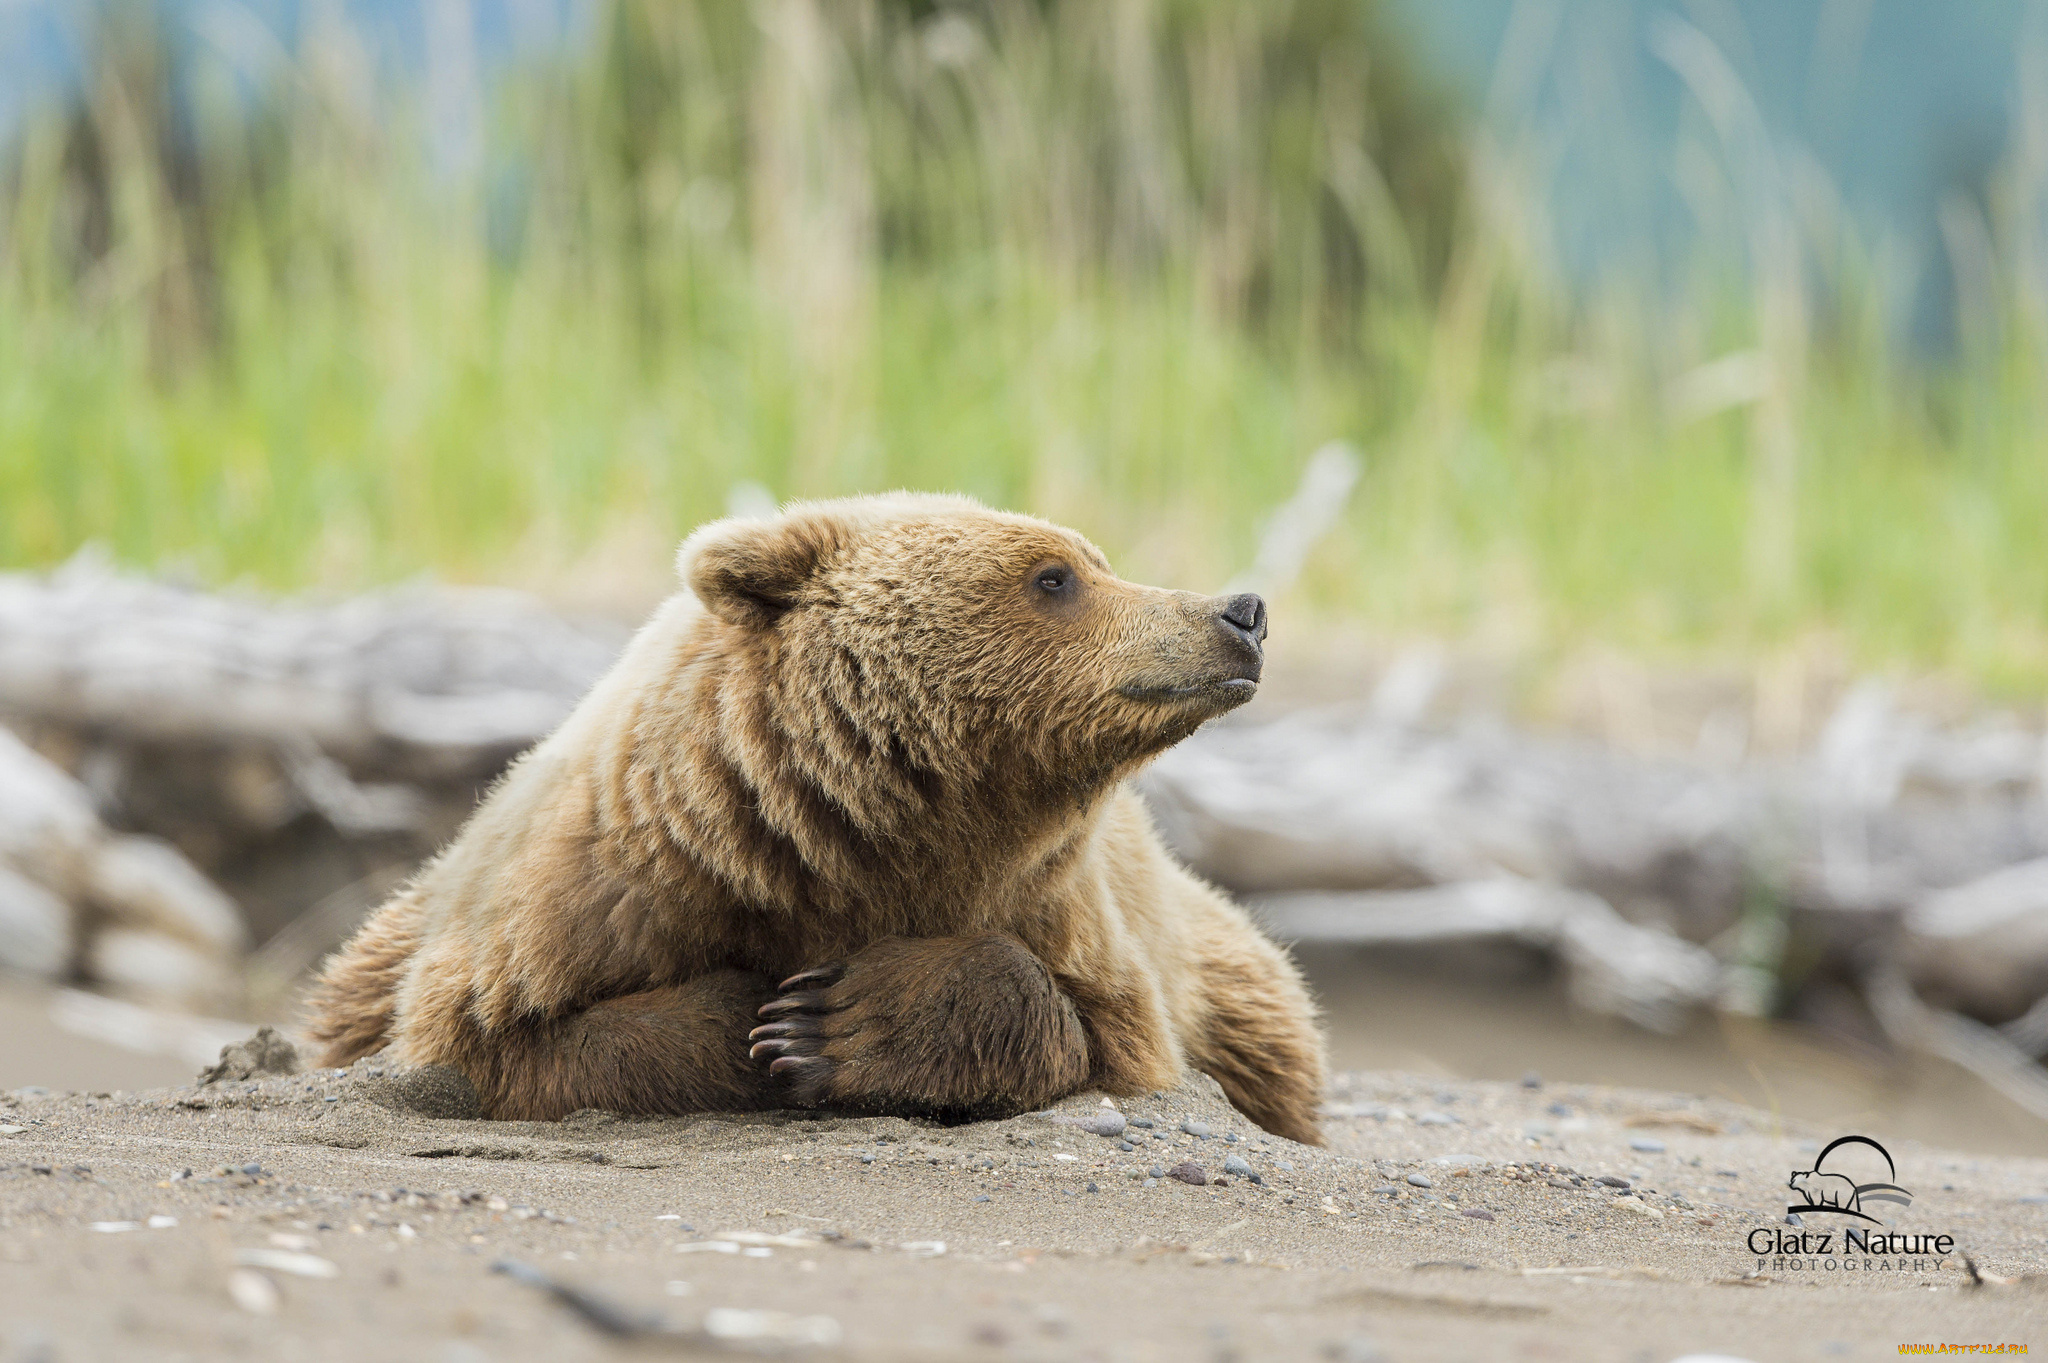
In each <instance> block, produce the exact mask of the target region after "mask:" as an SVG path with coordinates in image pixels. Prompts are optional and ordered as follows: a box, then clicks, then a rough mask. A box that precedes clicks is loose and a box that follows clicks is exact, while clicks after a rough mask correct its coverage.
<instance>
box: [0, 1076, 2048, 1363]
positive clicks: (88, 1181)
mask: <svg viewBox="0 0 2048 1363" xmlns="http://www.w3.org/2000/svg"><path fill="white" fill-rule="evenodd" d="M424 1091H425V1090H422V1089H420V1088H419V1086H418V1085H417V1084H416V1083H415V1082H414V1081H412V1080H409V1079H404V1078H400V1077H394V1076H391V1075H384V1074H381V1073H379V1072H378V1067H377V1066H376V1065H375V1064H374V1062H372V1061H366V1062H362V1063H360V1064H358V1065H357V1066H356V1067H355V1068H354V1069H353V1070H350V1071H346V1072H342V1071H319V1072H316V1073H313V1074H302V1075H297V1076H292V1077H289V1078H273V1079H266V1080H260V1081H247V1082H242V1083H226V1084H216V1085H212V1086H209V1087H206V1088H195V1087H187V1088H179V1089H162V1090H152V1091H143V1092H137V1093H132V1094H110V1093H106V1092H102V1093H98V1094H92V1095H49V1094H38V1093H35V1092H33V1091H30V1092H23V1091H19V1090H17V1091H16V1092H14V1093H12V1094H8V1095H5V1096H0V1359H4V1360H8V1361H9V1363H13V1360H27V1359H36V1360H40V1361H41V1363H66V1361H68V1360H74V1359H129V1358H135V1359H180V1358H182V1359H194V1360H199V1359H213V1358H242V1357H249V1358H262V1359H329V1358H331V1359H351V1360H354V1359H364V1358H377V1359H398V1360H407V1359H420V1360H433V1361H434V1363H481V1360H499V1359H503V1360H514V1359H587V1358H610V1357H636V1356H643V1355H645V1356H653V1355H659V1354H674V1355H684V1356H687V1355H690V1354H695V1353H714V1352H732V1351H762V1352H768V1353H782V1354H789V1355H795V1356H803V1357H815V1358H820V1359H829V1358H839V1357H844V1358H852V1359H892V1358H903V1359H981V1358H987V1359H1002V1358H1020V1359H1031V1358H1046V1359H1053V1358H1059V1359H1066V1358H1075V1359H1132V1360H1140V1359H1161V1360H1203V1361H1204V1363H1208V1361H1209V1360H1221V1359H1266V1358H1273V1359H1296V1358H1299V1359H1311V1358H1315V1359H1325V1358H1336V1359H1345V1360H1365V1359H1373V1358H1383V1359H1387V1360H1405V1359H1475V1360H1478V1359H1519V1358H1529V1359H1587V1360H1600V1359H1614V1360H1628V1361H1629V1363H1637V1361H1638V1360H1649V1363H1665V1361H1666V1360H1670V1359H1673V1358H1676V1357H1679V1356H1682V1355H1686V1354H1698V1353H1706V1354H1727V1355H1733V1356H1735V1357H1737V1358H1746V1359H1752V1360H1756V1363H1766V1360H1778V1359H1786V1360H1790V1359H1816V1358H1818V1359H1828V1358H1845V1359H1857V1358H1870V1359H1875V1358H1878V1357H1887V1358H1890V1357H1897V1356H1898V1346H1899V1345H1900V1344H1907V1343H1911V1344H1919V1343H1926V1344H1940V1343H1964V1344H1968V1343H1974V1344H1996V1343H2013V1344H2032V1345H2034V1346H2035V1347H2040V1348H2048V1329H2043V1328H2042V1327H2043V1325H2044V1324H2048V1280H2043V1279H2034V1278H2030V1276H2029V1275H2035V1274H2041V1273H2043V1272H2044V1271H2048V1264H2044V1262H2043V1261H2044V1258H2048V1160H2043V1159H2040V1158H2026V1157H2018V1156H1985V1155H1963V1154H1954V1153H1949V1152H1946V1151H1944V1150H1942V1149H1939V1148H1935V1147H1930V1146H1925V1145H1921V1144H1919V1143H1916V1142H1902V1143H1899V1144H1895V1145H1893V1146H1892V1154H1893V1156H1894V1158H1895V1159H1896V1160H1897V1163H1898V1178H1897V1181H1898V1182H1899V1183H1901V1184H1903V1185H1905V1186H1906V1187H1908V1188H1911V1189H1913V1190H1914V1194H1915V1197H1914V1201H1913V1204H1912V1206H1911V1207H1910V1208H1908V1209H1905V1210H1904V1211H1901V1212H1898V1213H1897V1214H1896V1220H1897V1226H1896V1229H1897V1230H1898V1231H1900V1232H1906V1233H1914V1234H1921V1233H1924V1234H1948V1235H1951V1236H1953V1237H1954V1239H1955V1242H1956V1246H1957V1251H1958V1252H1957V1253H1954V1254H1951V1255H1949V1256H1947V1257H1946V1258H1944V1259H1941V1260H1940V1261H1938V1262H1937V1261H1936V1260H1935V1259H1934V1258H1933V1257H1932V1256H1930V1255H1926V1254H1922V1255H1919V1256H1912V1255H1908V1256H1906V1258H1905V1260H1904V1262H1903V1264H1900V1263H1898V1262H1896V1260H1895V1258H1894V1259H1893V1260H1889V1261H1887V1262H1890V1263H1891V1266H1890V1267H1888V1268H1880V1267H1879V1266H1878V1263H1877V1261H1875V1260H1873V1259H1871V1257H1870V1256H1863V1255H1857V1256H1853V1258H1854V1260H1855V1266H1854V1267H1853V1268H1851V1267H1848V1266H1847V1265H1848V1263H1849V1262H1850V1261H1849V1260H1845V1259H1843V1258H1841V1257H1840V1256H1839V1249H1838V1247H1839V1244H1840V1231H1841V1228H1842V1227H1843V1226H1847V1225H1852V1224H1858V1223H1853V1222H1850V1221H1847V1220H1846V1219H1843V1218H1837V1217H1832V1216H1830V1217H1826V1218H1821V1217H1817V1216H1816V1217H1810V1218H1809V1224H1808V1226H1807V1227H1806V1230H1807V1232H1808V1233H1809V1234H1813V1233H1816V1232H1820V1231H1826V1232H1829V1233H1831V1234H1833V1235H1834V1237H1835V1239H1834V1242H1833V1243H1834V1246H1836V1247H1837V1251H1836V1254H1835V1255H1834V1256H1832V1257H1833V1258H1834V1262H1835V1264H1836V1267H1835V1268H1834V1269H1832V1270H1830V1269H1828V1268H1827V1267H1826V1266H1825V1261H1823V1262H1822V1263H1821V1265H1820V1266H1817V1267H1808V1266H1807V1265H1806V1262H1805V1261H1800V1265H1799V1266H1798V1267H1796V1268H1795V1267H1794V1266H1793V1260H1790V1259H1785V1260H1783V1261H1782V1262H1781V1261H1780V1256H1775V1255H1767V1256H1764V1257H1765V1260H1766V1262H1765V1263H1764V1264H1763V1265H1762V1266H1761V1269H1760V1268H1759V1264H1758V1256H1757V1255H1755V1254H1753V1253H1751V1252H1750V1251H1749V1250H1748V1249H1747V1248H1746V1246H1745V1240H1746V1238H1747V1237H1748V1236H1749V1235H1750V1234H1751V1232H1752V1231H1753V1230H1755V1229H1758V1228H1766V1229H1767V1230H1772V1231H1784V1232H1787V1233H1793V1234H1796V1233H1797V1232H1795V1231H1793V1230H1792V1228H1791V1227H1788V1226H1785V1225H1784V1224H1783V1218H1784V1199H1785V1196H1786V1189H1785V1187H1784V1183H1785V1180H1786V1178H1787V1176H1788V1174H1789V1173H1790V1172H1791V1171H1792V1170H1793V1169H1794V1168H1795V1167H1799V1168H1804V1167H1807V1166H1808V1165H1809V1164H1810V1163H1811V1162H1812V1159H1813V1154H1814V1151H1815V1150H1816V1149H1817V1148H1818V1144H1819V1142H1822V1141H1825V1140H1827V1139H1829V1138H1831V1137H1832V1136H1834V1135H1837V1134H1841V1133H1839V1132H1835V1131H1832V1130H1827V1129H1821V1128H1807V1127H1804V1126H1801V1125H1798V1124H1796V1123H1785V1124H1781V1123H1780V1122H1779V1121H1778V1119H1775V1118H1773V1117H1771V1116H1770V1115H1768V1114H1766V1113H1763V1112H1759V1111H1756V1110H1754V1109H1748V1108H1743V1107H1739V1106H1736V1105H1734V1104H1730V1103H1726V1102H1721V1101H1709V1100H1702V1099H1695V1098H1685V1097H1679V1096H1676V1095H1670V1094H1662V1093H1657V1092H1651V1091H1642V1090H1629V1089H1616V1088H1604V1087H1592V1086H1582V1085H1563V1084H1549V1085H1545V1086H1542V1087H1537V1088H1530V1087H1524V1086H1523V1085H1520V1084H1511V1083H1480V1082H1472V1081H1444V1080H1437V1079H1430V1078H1420V1077H1409V1076H1401V1075H1395V1074H1385V1073H1366V1074H1349V1075H1346V1076H1343V1077H1342V1078H1341V1079H1340V1080H1339V1082H1338V1084H1337V1086H1336V1087H1335V1088H1334V1089H1333V1092H1332V1094H1331V1097H1330V1111H1331V1115H1330V1117H1329V1119H1328V1121H1327V1123H1326V1128H1325V1129H1326V1131H1327V1133H1328V1137H1329V1141H1330V1145H1329V1148H1328V1149H1326V1150H1319V1149H1311V1148H1307V1147H1302V1146H1298V1145H1294V1144H1292V1143H1289V1142H1286V1141H1283V1140H1279V1139H1277V1138H1272V1137H1268V1136H1266V1135H1265V1134H1264V1133H1262V1132H1259V1131H1258V1130H1257V1129H1256V1128H1254V1127H1252V1126H1251V1125H1250V1123H1249V1122H1247V1121H1246V1120H1245V1119H1244V1118H1243V1117H1241V1116H1239V1115H1238V1114H1236V1113H1234V1112H1233V1111H1231V1110H1230V1109H1229V1107H1228V1106H1227V1105H1226V1104H1225V1103H1224V1102H1223V1101H1222V1099H1221V1095H1220V1094H1219V1093H1218V1092H1217V1091H1216V1089H1215V1087H1214V1085H1213V1084H1211V1083H1210V1082H1209V1081H1207V1080H1206V1079H1201V1078H1193V1079H1191V1080H1190V1081H1189V1082H1188V1083H1187V1084H1184V1085H1183V1086H1182V1087H1181V1088H1179V1089H1176V1090H1174V1091H1173V1092H1171V1093H1166V1094H1162V1095H1157V1096H1154V1097H1152V1098H1149V1099H1139V1100H1127V1101H1124V1102H1123V1103H1122V1104H1121V1105H1120V1107H1119V1108H1117V1109H1116V1111H1117V1113H1118V1114H1119V1115H1121V1116H1124V1117H1127V1118H1130V1119H1145V1120H1149V1121H1150V1122H1151V1123H1152V1125H1151V1126H1150V1128H1149V1129H1148V1128H1141V1127H1139V1126H1137V1125H1135V1124H1133V1125H1131V1126H1129V1127H1128V1128H1127V1129H1126V1130H1125V1132H1124V1136H1123V1137H1122V1138H1112V1137H1106V1136H1102V1135H1097V1134H1093V1133H1092V1132H1091V1131H1089V1130H1087V1129H1084V1128H1083V1127H1082V1126H1080V1125H1079V1124H1078V1123H1079V1121H1080V1120H1081V1119H1084V1118H1097V1119H1100V1118H1102V1117H1104V1116H1106V1115H1108V1114H1109V1113H1110V1111H1111V1109H1109V1108H1106V1107H1104V1106H1103V1105H1102V1104H1101V1101H1100V1100H1099V1098H1097V1097H1095V1096H1088V1097H1085V1098H1080V1099H1075V1100H1070V1101H1068V1102H1066V1103H1063V1104H1061V1105H1060V1107H1059V1108H1058V1109H1057V1110H1056V1111H1055V1112H1054V1113H1052V1114H1050V1115H1046V1114H1038V1115H1030V1116H1025V1117H1019V1118H1016V1119H1013V1120H1010V1121H1004V1122H994V1123H982V1124H976V1125H970V1126H961V1127H953V1128H943V1127H937V1126H931V1125H925V1124H919V1123H912V1122H905V1121H900V1120H894V1119H881V1118H855V1117H838V1116H818V1115H815V1114H769V1115H766V1116H759V1117H746V1118H731V1117H716V1116H699V1117H690V1118H670V1119H662V1120H629V1119H620V1118H616V1117H613V1116H611V1115H609V1114H583V1115H579V1116H577V1117H573V1118H571V1119H570V1120H568V1121H565V1122H562V1123H559V1124H527V1123H490V1122H481V1121H472V1120H457V1119H450V1118H446V1117H430V1116H426V1115H423V1113H422V1112H421V1111H420V1110H418V1107H417V1104H418V1103H419V1102H420V1101H421V1099H420V1096H419V1095H420V1093H421V1092H424ZM407 1104H412V1105H413V1106H407ZM1184 1123H1185V1124H1187V1125H1188V1126H1189V1127H1192V1128H1193V1131H1192V1132H1190V1131H1184V1130H1183V1129H1182V1128H1183V1124H1184ZM1109 1124H1110V1125H1114V1124H1115V1123H1114V1122H1113V1121H1112V1122H1110V1123H1109ZM1204 1133H1206V1134H1204ZM1233 1138H1234V1139H1233ZM1126 1143H1128V1144H1130V1145H1131V1148H1130V1149H1128V1150H1126V1149H1124V1148H1123V1146H1124V1145H1125V1144H1126ZM1653 1147H1661V1148H1653ZM1228 1159H1235V1160H1238V1161H1241V1162H1242V1164H1243V1165H1244V1166H1246V1167H1248V1168H1249V1169H1250V1170H1251V1171H1253V1172H1255V1173H1256V1174H1257V1175H1258V1178H1257V1179H1256V1180H1254V1179H1252V1178H1249V1177H1246V1176H1244V1175H1243V1173H1242V1172H1241V1171H1238V1172H1235V1173H1233V1174H1230V1175H1226V1177H1227V1178H1228V1181H1227V1183H1219V1182H1218V1181H1216V1176H1217V1175H1219V1174H1223V1173H1224V1170H1225V1161H1226V1160H1228ZM1183 1163H1189V1164H1193V1165H1196V1166H1199V1168H1200V1169H1201V1170H1202V1171H1203V1174H1204V1176H1206V1177H1207V1178H1209V1179H1210V1180H1211V1181H1209V1182H1207V1183H1205V1184H1204V1185H1202V1186H1194V1185H1192V1184H1190V1183H1188V1182H1184V1181H1181V1180H1179V1179H1176V1178H1174V1177H1171V1176H1168V1177H1162V1178H1156V1179H1154V1178H1153V1177H1152V1171H1153V1170H1155V1169H1158V1170H1161V1171H1166V1170H1170V1169H1172V1168H1174V1167H1175V1166H1177V1165H1181V1164H1183ZM1233 1167H1234V1166H1233ZM188 1170H189V1171H190V1173H189V1176H188V1174H187V1172H186V1171H188ZM1602 1176H1604V1177H1606V1178H1609V1179H1616V1180H1624V1181H1626V1182H1628V1183H1629V1184H1630V1185H1631V1186H1630V1187H1628V1188H1626V1189H1623V1188H1619V1187H1616V1186H1613V1185H1612V1184H1605V1183H1601V1182H1598V1181H1597V1180H1598V1179H1599V1178H1600V1177H1602ZM1418 1180H1420V1181H1421V1183H1427V1184H1428V1185H1429V1186H1427V1187H1424V1186H1421V1184H1420V1183H1418ZM1091 1184H1092V1185H1093V1190H1091V1188H1090V1185H1091ZM1823 1219H1825V1220H1827V1221H1830V1222H1837V1223H1839V1224H1835V1225H1828V1226H1821V1225H1819V1224H1817V1223H1818V1222H1819V1221H1821V1220H1823ZM1965 1253H1967V1254H1968V1255H1969V1256H1970V1258H1971V1259H1972V1260H1973V1261H1974V1263H1975V1265H1976V1270H1977V1276H1978V1277H1980V1278H1981V1279H1982V1281H1981V1282H1977V1281H1973V1276H1972V1274H1971V1273H1970V1272H1969V1271H1968V1269H1967V1268H1966V1266H1965V1263H1964V1259H1963V1256H1964V1254H1965ZM508 1262H509V1263H512V1264H516V1265H519V1266H522V1267H520V1268H517V1269H515V1270H514V1271H513V1272H511V1273H507V1272H505V1271H504V1270H503V1267H502V1266H503V1265H506V1264H507V1263H508ZM2001 1279H2009V1280H2014V1281H1999V1280H2001ZM549 1284H554V1285H559V1286H561V1287H564V1288H568V1289H572V1290H580V1291H584V1292H588V1293H592V1294H595V1298H594V1300H592V1301H587V1302H586V1303H585V1306H586V1309H583V1310H579V1309H578V1308H577V1306H576V1305H575V1304H574V1303H572V1302H565V1301H564V1300H562V1299H561V1297H560V1295H559V1294H557V1293H554V1292H552V1291H550V1290H549V1287H548V1285H549ZM593 1315H594V1316H595V1317H596V1320H595V1321H594V1320H593V1318H592V1317H593ZM657 1317H658V1321H659V1323H658V1324H657V1323H655V1322H656V1318H657ZM605 1323H609V1324H611V1325H613V1326H615V1327H619V1328H626V1329H630V1330H635V1331H638V1334H637V1337H629V1338H617V1337H613V1336H611V1335H608V1334H606V1333H605V1332H604V1330H603V1329H602V1328H601V1326H602V1324H605Z"/></svg>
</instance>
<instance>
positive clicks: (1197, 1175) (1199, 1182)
mask: <svg viewBox="0 0 2048 1363" xmlns="http://www.w3.org/2000/svg"><path fill="white" fill-rule="evenodd" d="M1190 1134H1192V1133H1190ZM1166 1176H1167V1177H1168V1178H1177V1179H1179V1180H1180V1181H1181V1182H1182V1183H1192V1184H1194V1185H1195V1186H1196V1187H1197V1188H1200V1187H1202V1186H1203V1185H1204V1184H1206V1183H1208V1181H1209V1176H1208V1175H1207V1174H1205V1173H1203V1172H1202V1166H1201V1165H1199V1164H1196V1163H1195V1162H1194V1161H1193V1160H1183V1161H1182V1162H1181V1163H1179V1164H1176V1165H1174V1166H1173V1168H1172V1169H1170V1170H1168V1171H1167V1175H1166Z"/></svg>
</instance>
